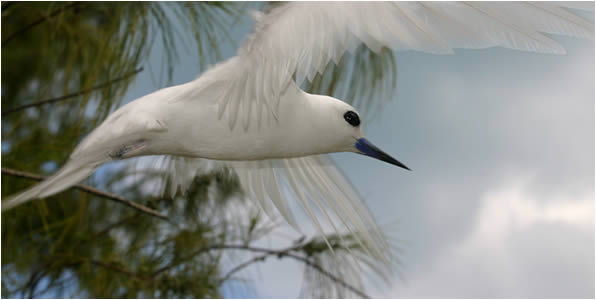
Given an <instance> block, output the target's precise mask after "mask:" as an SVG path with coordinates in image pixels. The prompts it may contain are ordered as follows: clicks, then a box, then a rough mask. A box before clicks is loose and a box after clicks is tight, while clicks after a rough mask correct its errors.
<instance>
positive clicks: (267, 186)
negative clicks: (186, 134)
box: [161, 155, 390, 263]
mask: <svg viewBox="0 0 596 300" xmlns="http://www.w3.org/2000/svg"><path fill="white" fill-rule="evenodd" d="M161 165H162V167H164V169H165V170H167V171H168V172H169V177H168V179H167V181H166V184H167V185H169V187H168V189H169V192H170V193H171V194H170V196H172V197H173V196H175V194H176V193H177V192H178V191H181V192H184V191H186V190H187V188H188V187H189V186H190V184H191V183H192V180H193V179H194V178H195V177H196V175H198V174H197V172H210V171H211V170H213V169H214V168H223V167H228V168H231V169H233V170H234V171H235V173H236V174H237V175H238V179H239V181H240V184H241V186H242V188H243V190H244V192H245V193H246V196H247V197H248V198H250V199H252V200H254V201H257V203H258V204H259V206H261V208H262V209H263V211H265V213H266V214H267V215H268V216H270V217H271V218H275V216H276V215H277V214H276V212H275V210H277V212H279V214H281V215H282V216H283V218H284V219H285V220H286V221H287V222H288V223H289V224H290V225H291V226H292V227H293V228H294V229H296V230H297V231H298V232H300V231H301V226H299V224H298V223H297V222H296V219H295V217H294V214H293V213H292V211H291V209H290V207H289V205H288V202H287V199H292V200H298V202H299V204H300V206H301V207H302V209H303V210H304V212H305V213H306V214H307V215H308V217H309V218H310V219H311V220H312V221H313V224H314V225H315V228H316V230H317V231H318V232H319V234H321V235H322V236H323V239H325V237H324V235H323V233H324V227H325V225H324V224H328V225H330V228H332V229H333V230H334V231H335V232H336V233H340V231H341V228H346V229H347V230H348V231H349V233H351V234H352V235H353V237H354V239H355V240H356V241H357V242H358V243H359V244H360V246H361V247H362V249H363V250H364V251H366V252H368V254H369V255H371V256H372V257H376V258H379V259H381V260H383V261H385V262H387V263H389V261H390V257H389V255H390V251H389V246H388V244H387V242H386V239H385V238H384V236H383V234H382V232H381V230H380V229H379V228H378V226H377V224H376V222H375V220H374V219H373V218H372V216H371V214H370V213H369V211H368V209H367V207H366V206H365V205H364V203H363V201H362V200H361V197H360V196H359V194H358V192H357V191H356V190H355V189H354V188H353V187H352V184H351V183H350V182H349V181H348V179H347V178H346V177H345V176H344V175H343V174H342V173H341V172H340V171H339V170H338V169H337V167H336V166H335V164H334V163H333V161H332V160H331V159H330V158H328V156H327V155H318V156H308V157H301V158H292V159H280V160H259V161H214V160H208V159H200V158H183V157H177V156H168V157H166V161H165V164H164V162H161ZM163 191H165V190H163ZM163 191H162V192H163ZM271 204H273V206H274V207H275V208H273V207H272V206H271ZM321 217H322V218H321ZM329 246H330V248H331V245H329Z"/></svg>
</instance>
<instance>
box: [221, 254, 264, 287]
mask: <svg viewBox="0 0 596 300" xmlns="http://www.w3.org/2000/svg"><path fill="white" fill-rule="evenodd" d="M270 255H271V254H269V253H266V254H263V255H259V256H255V257H253V258H251V259H249V260H247V261H245V262H243V263H241V264H239V265H237V266H236V267H234V268H233V269H231V270H230V271H228V273H226V275H225V276H224V277H222V279H220V280H219V282H220V284H221V283H224V282H225V281H227V280H228V279H230V277H232V275H234V273H237V272H238V271H240V270H242V269H244V268H246V267H248V266H250V265H252V264H253V263H256V262H261V261H265V259H267V257H268V256H270Z"/></svg>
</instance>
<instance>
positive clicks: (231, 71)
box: [2, 2, 594, 260]
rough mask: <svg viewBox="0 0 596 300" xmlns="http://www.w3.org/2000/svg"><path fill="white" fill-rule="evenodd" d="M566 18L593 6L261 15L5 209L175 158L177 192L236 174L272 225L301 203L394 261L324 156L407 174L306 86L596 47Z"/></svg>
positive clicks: (361, 8)
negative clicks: (243, 37)
mask: <svg viewBox="0 0 596 300" xmlns="http://www.w3.org/2000/svg"><path fill="white" fill-rule="evenodd" d="M568 8H574V9H577V8H579V9H593V3H550V2H549V3H539V2H530V3H522V2H499V3H493V2H471V3H464V2H424V3H418V2H346V3H342V2H333V3H325V2H295V3H288V4H284V5H281V6H279V7H277V8H275V9H273V10H271V11H270V12H269V13H267V14H262V13H255V19H256V24H255V31H254V33H253V34H251V35H250V36H249V37H248V40H247V41H246V42H245V44H244V45H243V46H242V47H241V48H240V49H239V50H238V54H237V56H235V57H232V58H230V59H229V60H227V61H225V62H222V63H220V64H218V65H216V66H214V67H213V68H211V69H210V70H208V71H206V72H205V73H204V74H202V75H201V76H200V77H199V78H197V79H196V80H193V81H191V82H188V83H186V84H182V85H178V86H173V87H168V88H164V89H161V90H159V91H157V92H154V93H152V94H149V95H146V96H144V97H141V98H139V99H137V100H135V101H132V102H130V103H128V104H126V105H124V106H123V107H121V108H120V109H118V110H117V111H115V112H114V113H112V114H111V115H110V116H108V118H107V119H106V120H105V121H104V122H103V123H102V124H101V125H100V126H99V127H97V128H96V129H95V130H93V131H92V132H91V133H90V134H89V135H88V136H87V137H86V138H85V139H84V140H83V141H82V142H81V143H80V144H79V145H78V146H77V148H76V149H75V150H74V151H73V153H72V154H71V157H70V160H69V161H68V162H67V163H66V165H64V166H63V167H62V168H61V169H60V170H59V171H58V172H56V173H55V174H54V175H52V176H51V177H49V178H48V179H46V180H45V181H43V182H41V183H39V184H38V185H36V186H34V187H32V188H31V189H29V190H27V191H24V192H22V193H21V194H18V195H16V196H13V197H11V198H9V199H7V200H5V201H3V202H2V211H5V210H7V209H10V208H12V207H15V206H17V205H19V204H22V203H24V202H26V201H29V200H31V199H35V198H43V197H48V196H51V195H53V194H55V193H58V192H60V191H63V190H65V189H67V188H69V187H71V186H73V185H75V184H76V183H78V182H79V181H81V180H83V179H85V178H86V177H88V176H89V175H90V174H92V173H93V172H94V171H95V170H96V169H97V168H98V167H99V166H101V165H102V164H104V163H106V162H108V161H111V160H121V159H127V158H130V157H137V156H145V155H168V156H170V158H171V163H170V164H169V166H170V172H171V175H170V177H169V181H170V182H171V184H172V185H173V186H174V188H173V189H171V190H172V191H173V192H176V191H177V190H182V191H184V189H185V188H186V187H187V186H188V184H190V182H191V181H192V179H193V178H194V175H195V174H196V172H197V171H198V170H200V169H201V168H202V165H201V164H204V163H205V162H210V163H217V164H220V165H226V166H228V167H231V168H233V169H234V170H235V171H236V173H237V174H238V177H239V179H240V182H241V184H242V186H243V188H244V190H245V191H247V192H248V194H249V195H250V196H251V198H253V199H256V200H257V201H259V203H260V204H261V206H262V207H263V209H264V210H265V211H266V212H267V213H268V214H273V213H274V212H273V210H272V209H271V207H270V203H272V204H273V205H274V206H275V208H276V209H277V211H278V212H279V213H280V214H281V215H283V217H284V218H285V219H286V220H287V221H288V223H289V224H291V225H292V226H294V227H295V228H298V227H299V224H297V223H296V221H295V220H294V219H293V217H292V213H291V212H290V209H289V207H288V205H287V203H286V200H285V199H296V200H297V201H299V203H300V204H301V205H302V207H303V208H304V210H305V212H306V213H307V214H308V215H309V216H310V217H311V218H312V220H313V222H314V224H315V226H316V227H317V229H318V230H319V231H321V232H322V231H323V229H322V225H321V224H320V222H319V218H318V217H317V211H320V212H322V214H323V215H324V216H325V217H324V218H325V219H327V220H328V222H330V223H331V225H332V226H333V227H334V228H336V230H338V228H339V227H338V226H339V225H341V226H343V227H346V228H347V229H348V230H349V231H350V232H352V233H354V236H355V237H356V239H357V241H358V242H359V243H360V244H361V245H362V246H363V248H364V249H365V250H366V251H368V252H369V254H371V255H372V256H375V257H378V258H380V259H383V260H388V253H389V251H388V246H387V242H386V241H385V238H384V237H383V234H382V233H381V231H380V230H379V228H378V227H377V225H376V222H375V221H374V219H373V218H372V216H371V215H370V213H369V212H368V210H367V208H366V207H365V206H364V204H363V203H362V200H361V197H360V196H359V195H358V193H357V192H356V191H355V190H354V188H353V187H352V185H351V184H350V182H349V181H348V180H347V179H346V177H345V176H344V175H343V174H342V173H341V172H340V171H339V170H338V169H337V168H336V167H335V166H334V164H333V163H332V162H331V161H330V160H329V159H328V158H326V157H325V156H324V154H327V153H334V152H355V153H359V154H364V155H367V156H371V157H374V158H377V159H380V160H383V161H385V162H388V163H391V164H394V165H397V166H400V167H402V168H406V169H407V167H406V166H405V165H403V164H402V163H401V162H399V161H397V160H396V159H394V158H393V157H391V156H389V155H388V154H386V153H384V152H383V151H381V150H380V149H379V148H377V147H376V146H374V145H373V144H372V143H371V142H370V141H368V140H367V139H365V138H364V134H363V132H362V129H361V124H360V123H361V122H360V117H359V114H358V112H357V111H356V109H354V108H353V107H351V106H350V105H348V104H346V103H344V102H342V101H340V100H338V99H335V98H332V97H328V96H323V95H312V94H308V93H306V92H304V91H302V90H301V89H300V88H299V86H300V84H301V83H302V82H303V81H304V80H312V79H313V77H314V76H315V75H316V74H317V73H320V72H322V71H323V70H324V68H325V67H326V66H327V65H328V63H329V62H331V61H332V62H335V63H337V62H338V61H339V59H340V58H341V57H342V55H343V54H344V53H345V52H346V51H354V50H355V49H356V48H357V47H358V46H359V45H360V44H361V43H364V44H365V45H366V46H367V47H369V48H370V49H371V50H372V51H375V52H379V51H380V50H381V49H382V48H383V47H387V48H391V49H394V50H402V51H406V50H416V51H424V52H428V53H435V54H452V53H453V51H454V49H456V48H474V49H478V48H487V47H494V46H500V47H505V48H511V49H517V50H524V51H534V52H540V53H553V54H563V53H565V50H564V49H563V48H562V47H561V46H560V45H559V44H558V43H557V42H556V41H554V40H553V39H551V38H550V37H549V36H547V35H545V34H558V35H568V36H574V37H579V38H593V37H594V31H593V24H591V23H590V22H588V21H586V20H585V19H583V18H581V17H579V16H577V15H575V14H574V13H573V12H572V11H571V10H569V9H568ZM328 211H331V212H333V215H330V214H329V213H328ZM334 220H335V221H334ZM336 223H337V224H336Z"/></svg>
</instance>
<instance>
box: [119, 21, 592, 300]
mask: <svg viewBox="0 0 596 300" xmlns="http://www.w3.org/2000/svg"><path fill="white" fill-rule="evenodd" d="M592 21H593V17H592ZM250 26H251V24H250V22H245V24H243V26H237V28H236V30H235V31H234V34H233V35H232V37H233V38H234V39H235V40H237V41H238V42H240V41H241V40H242V39H243V37H244V35H245V34H246V33H247V32H249V31H250ZM555 39H556V40H558V41H560V43H561V44H562V45H564V47H565V48H566V49H567V51H568V54H567V55H564V56H555V55H539V54H533V53H525V52H517V51H511V50H505V49H486V50H461V51H457V53H456V55H452V56H435V55H430V54H422V53H415V52H408V53H399V54H397V63H398V73H399V74H398V87H397V91H396V93H395V95H394V96H393V99H392V101H391V102H390V104H388V105H387V106H386V107H385V109H384V110H383V111H382V112H381V113H380V114H379V115H377V116H376V117H375V119H372V120H365V122H364V126H365V127H364V128H365V132H366V133H367V135H368V138H369V139H370V140H372V141H373V142H375V143H376V144H377V145H378V146H380V147H381V148H382V149H384V150H385V151H386V152H388V153H390V154H392V155H393V156H395V157H396V158H397V159H399V160H400V161H402V162H404V163H405V164H406V165H407V166H409V167H411V168H412V169H413V171H412V172H407V171H404V170H403V169H399V168H396V167H394V166H391V165H388V164H385V163H382V162H380V161H376V160H373V159H369V158H367V157H363V156H359V155H354V154H339V155H334V158H335V159H336V162H337V163H338V164H339V165H340V166H341V168H342V169H343V170H344V171H345V173H346V174H348V176H349V177H350V179H351V180H352V182H353V183H354V184H355V185H356V187H357V189H358V190H359V191H360V192H361V194H362V195H364V196H365V197H366V198H367V204H368V206H369V207H370V209H371V210H372V212H373V214H374V215H375V216H376V217H378V219H379V222H380V223H381V224H388V225H383V228H384V229H385V230H387V231H389V232H391V233H392V235H393V236H395V237H397V238H398V239H399V240H400V246H401V247H402V248H403V253H401V254H400V259H401V260H402V262H403V266H402V267H401V269H400V270H401V272H402V274H403V276H404V279H398V278H397V276H396V277H395V279H394V280H393V282H392V283H391V284H389V285H380V286H379V285H371V286H370V287H369V289H368V292H369V293H370V294H371V295H372V296H376V297H406V298H419V297H424V298H435V297H441V298H444V297H458V298H459V297H499V298H507V297H516V298H525V297H540V298H544V297H548V298H550V297H562V298H570V297H582V298H593V297H594V96H595V95H594V41H583V40H576V39H572V38H562V37H555ZM223 50H224V54H225V55H226V56H230V55H232V54H233V53H234V52H235V49H234V46H231V45H230V46H226V47H225V48H224V49H223ZM162 57H163V49H161V48H159V47H156V48H155V49H154V51H153V53H152V58H151V61H150V65H152V66H153V67H154V68H156V69H154V72H157V71H158V67H159V65H160V63H161V58H162ZM180 61H181V62H180V63H179V64H178V66H177V68H176V70H175V77H174V82H175V83H183V82H186V81H189V80H192V79H194V78H196V77H197V75H198V74H197V68H198V59H197V58H196V57H195V55H194V54H193V53H192V52H191V51H189V52H188V53H183V55H182V56H181V57H180ZM161 87H163V86H160V84H159V83H156V81H155V80H152V79H151V75H150V72H144V73H142V74H140V75H139V76H138V78H137V81H136V83H135V85H134V86H133V88H132V89H131V91H130V92H129V94H128V95H127V98H128V99H129V100H132V99H135V98H137V97H139V96H142V95H144V94H147V93H150V92H152V91H155V90H156V89H157V88H161ZM267 242H268V243H273V244H276V243H277V242H276V241H275V239H274V238H273V241H267ZM301 270H302V266H300V265H298V264H295V263H293V262H289V261H288V262H280V261H277V260H271V261H268V262H266V263H264V264H262V265H260V266H258V268H255V269H254V270H249V272H248V273H245V274H251V276H252V275H255V277H253V278H252V279H255V280H254V282H253V284H252V285H251V287H249V288H247V289H241V290H242V291H243V292H242V293H243V294H242V295H238V294H235V295H233V296H253V297H297V296H298V295H299V289H300V285H301V280H302V279H301V278H302V275H301Z"/></svg>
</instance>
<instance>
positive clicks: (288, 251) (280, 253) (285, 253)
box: [153, 245, 370, 298]
mask: <svg viewBox="0 0 596 300" xmlns="http://www.w3.org/2000/svg"><path fill="white" fill-rule="evenodd" d="M300 248H301V246H292V247H289V248H285V249H281V250H272V249H267V248H259V247H252V246H248V245H213V246H209V247H205V248H201V249H199V250H197V251H195V252H193V253H192V254H191V255H189V256H188V257H186V258H185V259H182V260H178V261H177V263H180V262H183V261H185V260H187V259H190V258H192V257H194V256H195V255H197V254H199V253H202V252H207V251H211V250H218V249H221V250H224V249H228V250H229V249H234V250H243V251H249V252H256V253H264V254H263V255H260V256H257V257H254V258H253V259H251V260H248V261H246V262H244V263H242V264H240V265H238V266H236V267H235V268H234V269H232V270H230V271H229V272H228V274H226V275H225V276H224V277H223V279H222V280H221V281H220V282H223V281H225V280H227V279H229V277H231V276H232V274H233V273H235V272H237V271H240V270H241V269H243V268H245V267H247V266H248V265H250V264H252V263H254V262H259V261H264V260H265V259H266V258H267V257H269V256H277V257H278V258H283V257H290V258H293V259H295V260H297V261H300V262H302V263H304V264H305V265H307V266H309V267H311V268H313V269H314V270H315V271H317V272H319V273H321V274H322V275H324V276H326V277H328V278H329V279H331V280H332V281H334V282H335V283H337V284H339V285H341V286H342V287H344V288H346V289H347V290H350V291H351V292H353V293H354V294H356V295H358V296H360V297H362V298H370V297H369V296H368V295H367V294H365V293H364V292H362V291H360V290H358V289H357V288H356V287H354V286H352V285H351V284H349V283H347V282H345V281H344V280H342V279H341V278H339V277H337V276H335V275H333V274H331V273H330V272H328V271H326V270H325V269H323V268H322V267H320V266H319V265H317V264H315V263H314V262H312V261H310V260H309V259H308V258H305V257H303V256H300V255H297V254H294V253H292V251H298V250H299V249H300ZM175 265H176V264H174V263H172V264H169V265H167V266H165V267H162V268H160V269H158V270H157V271H155V272H154V273H153V276H156V275H158V274H159V273H162V272H164V271H167V270H168V269H171V268H173V267H174V266H175Z"/></svg>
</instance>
